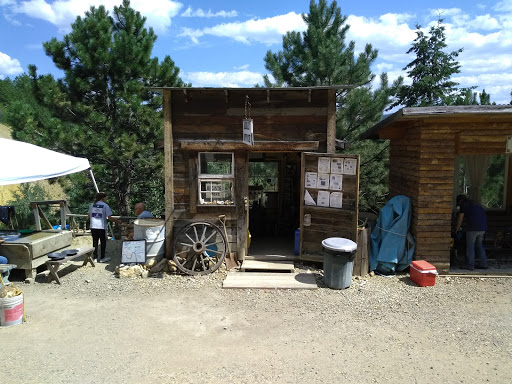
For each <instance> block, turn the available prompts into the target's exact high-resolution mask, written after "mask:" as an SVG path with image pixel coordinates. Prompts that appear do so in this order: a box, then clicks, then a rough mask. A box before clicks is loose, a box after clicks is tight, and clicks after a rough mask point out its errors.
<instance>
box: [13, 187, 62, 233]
mask: <svg viewBox="0 0 512 384" xmlns="http://www.w3.org/2000/svg"><path fill="white" fill-rule="evenodd" d="M12 197H13V200H11V201H9V202H7V205H12V206H14V209H15V211H16V222H15V223H14V224H15V226H17V228H18V229H35V225H34V212H33V211H32V207H31V205H30V203H31V202H32V201H44V200H49V195H48V192H47V191H46V190H45V189H44V188H43V187H42V186H41V185H40V184H39V183H37V182H36V183H23V184H20V187H19V189H17V190H16V191H14V192H13V196H12ZM44 208H45V207H42V209H44ZM45 216H46V217H47V218H48V219H49V220H50V222H51V223H60V214H59V216H58V215H56V214H55V212H50V211H47V212H45Z"/></svg>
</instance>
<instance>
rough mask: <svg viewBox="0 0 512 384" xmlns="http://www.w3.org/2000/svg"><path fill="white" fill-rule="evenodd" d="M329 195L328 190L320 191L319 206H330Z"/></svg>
mask: <svg viewBox="0 0 512 384" xmlns="http://www.w3.org/2000/svg"><path fill="white" fill-rule="evenodd" d="M329 196H330V193H329V192H328V191H318V199H317V200H318V201H317V203H316V204H317V205H318V206H319V207H328V206H329Z"/></svg>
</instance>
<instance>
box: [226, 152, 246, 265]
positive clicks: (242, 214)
mask: <svg viewBox="0 0 512 384" xmlns="http://www.w3.org/2000/svg"><path fill="white" fill-rule="evenodd" d="M248 185H249V159H248V154H247V152H246V151H236V152H235V185H234V189H235V207H236V218H237V219H236V257H237V259H238V260H244V259H245V256H246V254H247V238H248V228H247V210H246V200H247V199H248V196H249V186H248ZM247 204H248V202H247ZM228 241H229V240H228ZM232 251H233V250H232Z"/></svg>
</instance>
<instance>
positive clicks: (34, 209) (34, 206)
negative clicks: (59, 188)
mask: <svg viewBox="0 0 512 384" xmlns="http://www.w3.org/2000/svg"><path fill="white" fill-rule="evenodd" d="M30 206H31V208H32V212H34V221H35V224H36V231H40V230H41V220H40V218H39V209H38V208H39V206H38V205H37V203H30Z"/></svg>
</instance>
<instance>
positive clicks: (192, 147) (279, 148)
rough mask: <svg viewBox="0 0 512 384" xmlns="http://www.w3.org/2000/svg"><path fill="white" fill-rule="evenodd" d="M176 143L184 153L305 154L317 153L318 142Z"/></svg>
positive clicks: (182, 141) (186, 141)
mask: <svg viewBox="0 0 512 384" xmlns="http://www.w3.org/2000/svg"><path fill="white" fill-rule="evenodd" d="M176 143H177V144H178V145H179V146H180V148H181V149H182V150H184V151H237V150H247V151H260V152H261V151H265V152H304V151H317V150H318V147H319V145H320V144H319V142H318V141H255V142H254V145H247V144H244V143H242V142H241V141H238V140H237V141H234V140H223V141H219V140H179V141H176Z"/></svg>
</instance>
